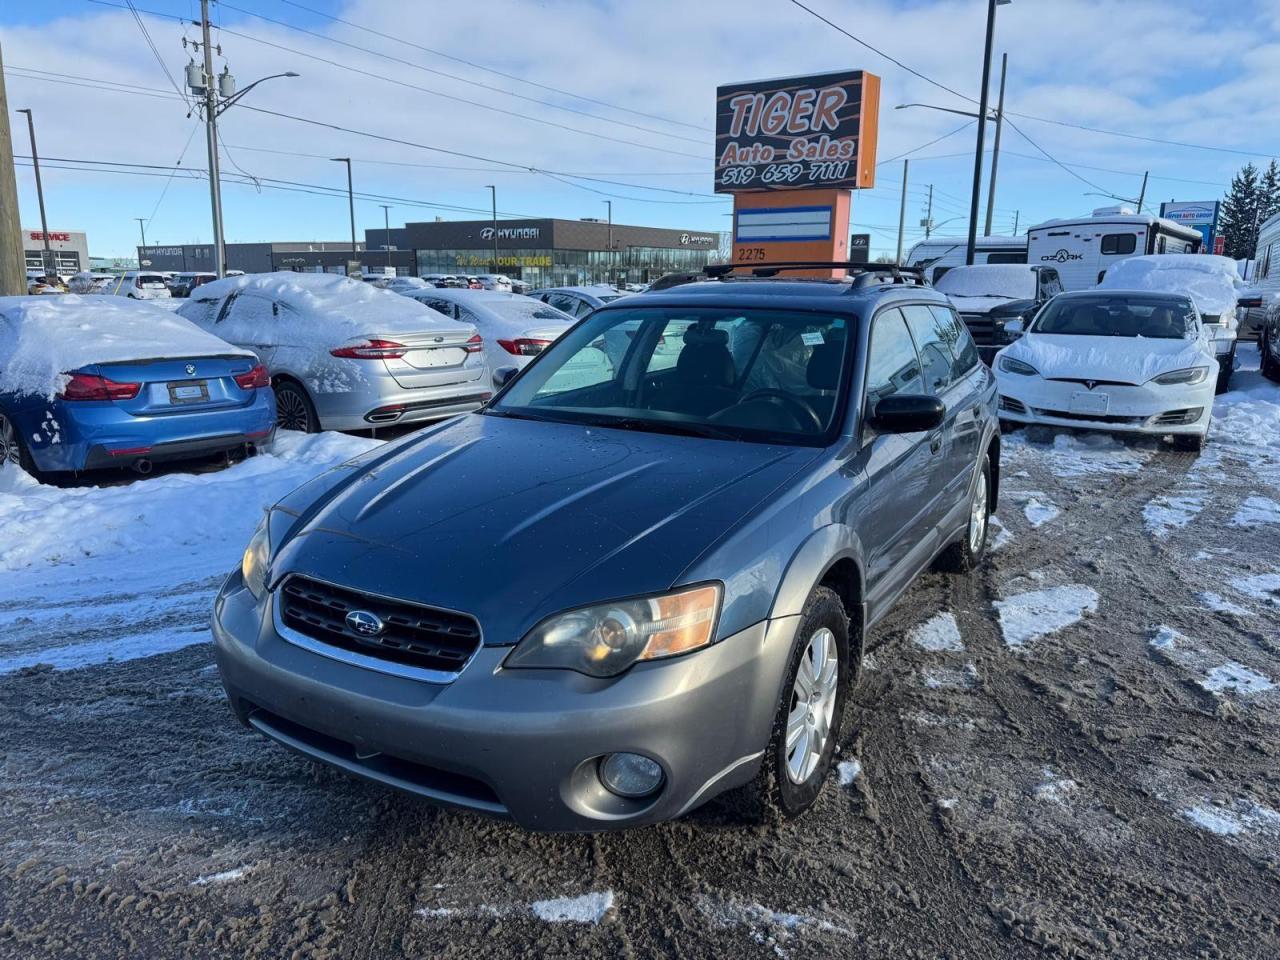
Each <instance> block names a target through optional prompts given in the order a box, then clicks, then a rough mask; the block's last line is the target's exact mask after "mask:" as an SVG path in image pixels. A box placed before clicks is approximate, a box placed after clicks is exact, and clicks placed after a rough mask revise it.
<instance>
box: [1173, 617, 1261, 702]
mask: <svg viewBox="0 0 1280 960" xmlns="http://www.w3.org/2000/svg"><path fill="white" fill-rule="evenodd" d="M1149 642H1150V645H1151V648H1152V649H1153V650H1155V651H1156V653H1158V654H1159V655H1160V656H1161V657H1162V658H1164V659H1165V660H1166V661H1168V662H1169V663H1171V664H1174V665H1176V666H1179V667H1181V668H1183V669H1184V670H1186V671H1187V672H1188V673H1190V674H1192V676H1193V678H1194V681H1195V683H1196V685H1197V686H1200V687H1202V688H1204V689H1205V690H1208V691H1209V692H1210V693H1212V694H1213V695H1214V696H1215V697H1222V696H1224V695H1225V694H1227V693H1232V694H1238V695H1240V696H1244V697H1249V696H1253V695H1255V694H1259V693H1265V692H1266V691H1268V690H1271V689H1273V688H1274V687H1275V684H1274V683H1273V682H1272V681H1271V679H1270V678H1269V677H1266V676H1264V675H1263V674H1261V673H1259V672H1258V671H1256V670H1254V669H1252V668H1250V667H1247V666H1245V665H1244V664H1242V663H1237V662H1236V661H1234V660H1226V659H1224V658H1223V657H1222V655H1221V654H1219V653H1217V652H1216V651H1213V650H1209V649H1207V648H1205V647H1202V646H1199V645H1197V644H1196V643H1194V642H1193V641H1191V640H1189V639H1188V638H1187V637H1185V636H1183V635H1182V634H1180V633H1178V631H1176V630H1174V629H1173V628H1172V627H1166V626H1160V627H1158V628H1156V631H1155V633H1154V634H1153V635H1152V637H1151V640H1150V641H1149Z"/></svg>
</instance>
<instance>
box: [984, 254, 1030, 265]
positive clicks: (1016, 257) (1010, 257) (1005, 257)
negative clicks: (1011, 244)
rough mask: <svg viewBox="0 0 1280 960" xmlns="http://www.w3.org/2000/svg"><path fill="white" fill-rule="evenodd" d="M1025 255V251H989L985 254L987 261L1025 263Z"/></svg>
mask: <svg viewBox="0 0 1280 960" xmlns="http://www.w3.org/2000/svg"><path fill="white" fill-rule="evenodd" d="M1026 262H1027V255H1026V254H1025V253H1015V252H1010V253H989V254H987V263H1026Z"/></svg>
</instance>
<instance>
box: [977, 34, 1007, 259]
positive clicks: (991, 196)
mask: <svg viewBox="0 0 1280 960" xmlns="http://www.w3.org/2000/svg"><path fill="white" fill-rule="evenodd" d="M1008 70H1009V55H1008V54H1007V53H1004V54H1001V55H1000V99H999V100H998V101H997V105H996V138H995V141H994V142H993V143H992V145H991V185H990V186H989V187H987V225H986V229H985V230H984V231H983V233H982V235H983V236H984V237H989V236H991V217H992V216H993V215H994V214H995V212H996V168H997V167H998V166H999V165H1000V131H1001V130H1002V129H1003V128H1004V78H1005V74H1006V73H1007V72H1008Z"/></svg>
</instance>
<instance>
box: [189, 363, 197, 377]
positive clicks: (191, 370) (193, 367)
mask: <svg viewBox="0 0 1280 960" xmlns="http://www.w3.org/2000/svg"><path fill="white" fill-rule="evenodd" d="M195 372H196V365H195V364H194V363H188V364H187V376H188V377H192V376H195Z"/></svg>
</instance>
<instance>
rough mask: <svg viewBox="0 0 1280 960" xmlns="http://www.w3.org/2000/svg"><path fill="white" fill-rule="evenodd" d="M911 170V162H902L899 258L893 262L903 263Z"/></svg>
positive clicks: (899, 208) (899, 206) (899, 207)
mask: <svg viewBox="0 0 1280 960" xmlns="http://www.w3.org/2000/svg"><path fill="white" fill-rule="evenodd" d="M910 170H911V161H910V160H903V161H902V201H901V202H900V203H899V204H898V256H897V258H896V259H895V260H894V261H893V262H894V263H896V264H899V265H900V264H901V263H902V232H903V230H904V229H905V228H906V225H907V174H908V172H909V171H910Z"/></svg>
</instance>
